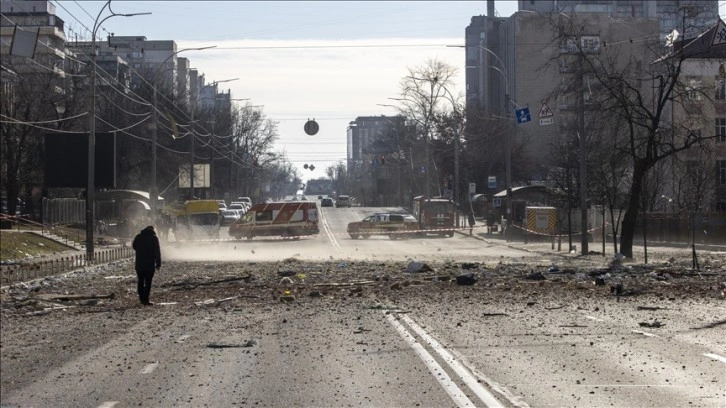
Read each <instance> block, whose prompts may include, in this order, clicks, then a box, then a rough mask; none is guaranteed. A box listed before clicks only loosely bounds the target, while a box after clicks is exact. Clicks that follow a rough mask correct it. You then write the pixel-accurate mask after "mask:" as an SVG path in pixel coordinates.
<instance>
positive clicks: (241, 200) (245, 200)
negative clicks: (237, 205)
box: [234, 197, 252, 209]
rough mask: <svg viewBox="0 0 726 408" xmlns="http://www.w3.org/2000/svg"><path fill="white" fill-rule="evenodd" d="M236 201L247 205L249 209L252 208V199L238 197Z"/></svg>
mask: <svg viewBox="0 0 726 408" xmlns="http://www.w3.org/2000/svg"><path fill="white" fill-rule="evenodd" d="M234 201H235V202H243V203H246V204H247V208H248V209H249V208H250V207H252V199H251V198H249V197H237V198H236V199H235V200H234Z"/></svg>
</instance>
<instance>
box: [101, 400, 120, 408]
mask: <svg viewBox="0 0 726 408" xmlns="http://www.w3.org/2000/svg"><path fill="white" fill-rule="evenodd" d="M120 403H121V401H106V402H104V403H103V404H101V405H99V406H98V408H113V407H115V406H116V405H118V404H120Z"/></svg>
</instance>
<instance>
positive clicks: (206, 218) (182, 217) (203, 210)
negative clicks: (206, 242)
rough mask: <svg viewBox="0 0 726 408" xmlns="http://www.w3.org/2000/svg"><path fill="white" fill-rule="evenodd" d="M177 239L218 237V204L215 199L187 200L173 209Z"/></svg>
mask: <svg viewBox="0 0 726 408" xmlns="http://www.w3.org/2000/svg"><path fill="white" fill-rule="evenodd" d="M174 216H175V222H174V236H175V237H176V240H177V241H181V240H195V239H219V227H220V216H219V204H218V203H217V201H216V200H188V201H185V202H184V205H183V207H181V208H176V209H175V211H174Z"/></svg>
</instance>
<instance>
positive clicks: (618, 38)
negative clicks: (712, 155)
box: [465, 0, 721, 185]
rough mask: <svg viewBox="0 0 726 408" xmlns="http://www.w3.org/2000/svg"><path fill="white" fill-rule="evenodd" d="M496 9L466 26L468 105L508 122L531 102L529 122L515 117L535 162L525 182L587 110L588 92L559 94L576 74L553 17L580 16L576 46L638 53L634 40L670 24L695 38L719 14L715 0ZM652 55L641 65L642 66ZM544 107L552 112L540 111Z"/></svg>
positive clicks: (518, 138)
mask: <svg viewBox="0 0 726 408" xmlns="http://www.w3.org/2000/svg"><path fill="white" fill-rule="evenodd" d="M495 14H496V13H495V11H494V9H493V2H491V1H488V2H487V15H486V16H474V17H472V19H471V24H470V25H469V26H468V27H467V28H466V32H465V41H466V53H465V61H466V74H465V75H466V101H467V108H468V110H469V111H470V112H471V111H473V110H478V111H480V112H483V113H484V114H485V115H486V114H488V115H491V116H492V117H495V118H498V119H500V120H501V119H503V118H510V119H509V121H511V122H514V119H515V118H514V117H513V116H514V115H513V114H514V109H516V108H528V109H529V112H530V115H531V118H532V121H531V122H527V123H516V124H512V137H513V144H514V145H519V144H521V145H522V146H523V147H524V150H525V151H526V153H527V154H528V155H529V157H531V158H532V160H533V161H534V162H535V163H537V164H538V165H539V166H538V168H539V170H538V171H535V174H532V176H531V177H532V178H531V179H530V180H520V182H528V183H529V182H537V181H542V182H543V181H544V180H546V177H547V167H548V165H549V163H548V155H549V154H550V152H551V149H549V148H548V146H549V145H550V143H551V142H552V141H553V138H554V137H555V136H557V137H560V136H562V135H563V134H567V133H569V134H572V137H575V136H576V132H577V130H578V129H577V126H578V123H577V116H576V115H577V114H578V113H579V112H578V110H579V109H580V108H582V109H584V110H585V111H587V106H586V105H587V100H586V98H587V95H579V96H580V97H583V98H585V99H578V95H576V94H572V93H570V94H561V93H558V89H559V88H560V87H561V85H562V84H563V83H564V82H566V81H568V80H569V79H571V78H572V75H573V74H575V73H576V72H575V71H574V69H575V64H573V61H572V59H571V58H568V57H567V55H568V54H569V52H568V51H567V50H566V49H563V48H562V44H560V43H558V41H557V30H556V27H557V25H558V24H560V25H562V24H567V23H568V22H567V19H573V18H574V19H577V20H578V21H580V23H579V24H580V25H581V27H582V31H581V33H580V34H581V35H580V40H581V41H582V43H581V44H580V45H581V46H587V47H589V52H592V53H600V52H604V51H605V47H608V48H607V51H608V52H614V51H615V50H617V51H615V52H618V53H622V54H624V55H626V56H630V57H634V58H636V59H637V58H639V57H640V55H639V54H638V52H639V51H638V47H637V45H639V44H642V43H643V42H644V41H647V40H653V41H657V40H660V41H662V42H665V38H666V36H667V35H669V34H672V32H673V30H674V29H677V30H678V32H679V38H682V33H683V32H686V33H687V37H686V38H695V37H696V36H697V35H698V34H701V33H703V32H704V31H705V30H707V29H708V28H710V27H713V26H714V25H715V24H716V22H718V21H719V20H718V2H717V1H660V0H659V1H655V0H653V1H645V0H644V1H638V0H627V1H623V0H618V1H596V0H593V1H547V0H544V1H543V0H537V1H529V0H520V1H519V11H518V12H516V13H515V14H514V15H512V16H511V17H509V18H501V17H495V16H494V15H495ZM489 16H492V17H489ZM656 33H657V34H656ZM652 62H653V61H645V60H643V61H641V64H643V66H644V67H647V66H648V64H651V63H652ZM693 66H694V67H696V66H699V64H698V63H694V64H693ZM694 69H696V68H694ZM580 101H581V102H580ZM578 105H585V106H582V107H581V106H578ZM541 112H542V113H545V114H549V113H551V116H547V117H545V118H541V117H539V116H540V115H539V114H540V113H541ZM585 116H587V113H585ZM541 119H545V120H541ZM585 125H586V126H587V123H586V124H585ZM719 163H720V162H719ZM516 165H517V163H514V162H513V163H512V166H516ZM719 166H720V164H719ZM719 169H720V167H719ZM719 171H721V170H719ZM514 184H515V185H516V184H517V181H516V180H515V181H514Z"/></svg>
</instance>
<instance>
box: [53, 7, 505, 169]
mask: <svg viewBox="0 0 726 408" xmlns="http://www.w3.org/2000/svg"><path fill="white" fill-rule="evenodd" d="M52 2H53V4H55V5H56V13H57V15H58V16H60V17H61V18H62V19H63V20H64V21H65V27H66V32H67V33H68V32H69V30H71V31H72V33H71V34H70V35H69V38H68V40H73V39H74V38H75V37H76V36H77V38H78V39H79V40H87V39H90V38H91V34H90V32H91V30H92V27H93V26H94V21H95V20H96V17H97V16H98V14H99V12H100V11H101V9H102V8H103V6H104V4H105V2H97V1H66V0H63V1H52ZM495 6H496V10H497V14H498V15H500V16H510V15H511V14H513V13H514V12H515V11H516V8H517V2H516V1H496V2H495ZM111 9H112V10H113V11H114V12H115V13H125V14H129V13H144V12H151V13H152V14H151V15H144V16H133V17H113V18H110V19H108V20H106V21H104V22H103V24H102V25H101V26H100V28H99V29H98V33H99V34H98V35H99V36H100V37H101V38H105V37H106V36H107V35H108V34H109V33H113V34H114V35H117V36H121V35H124V36H129V35H133V36H145V37H146V38H147V39H149V40H174V41H176V42H177V49H178V50H181V49H183V48H197V47H205V46H210V45H214V46H216V48H214V49H208V50H204V51H187V52H182V53H180V54H178V55H179V56H180V57H181V56H183V57H186V58H189V60H190V63H191V66H192V68H197V69H198V70H199V72H200V73H202V74H205V76H206V78H207V82H210V81H224V80H227V79H232V78H239V79H237V80H235V81H231V82H226V83H223V84H220V85H219V86H220V90H224V91H225V92H226V91H227V90H229V91H231V93H232V98H249V99H250V100H249V101H248V102H239V103H242V104H244V103H248V104H250V105H263V108H262V109H263V112H264V113H265V115H266V116H267V117H268V118H269V119H271V120H273V121H275V122H277V124H278V130H279V134H280V137H279V140H278V142H277V143H276V145H275V150H277V151H279V152H285V153H286V155H287V157H288V160H289V161H290V162H292V163H293V165H295V166H296V167H297V169H298V170H299V173H300V175H301V176H302V178H303V180H309V179H316V178H321V177H327V176H326V172H325V170H326V168H328V167H330V166H332V165H334V164H335V163H337V162H340V161H343V162H344V161H345V158H346V129H347V127H348V124H349V122H351V121H353V120H355V118H356V117H358V116H374V115H376V116H377V115H396V114H397V110H396V109H394V108H391V107H384V106H379V104H391V105H395V101H391V100H390V99H388V98H395V97H398V96H399V93H400V88H399V83H400V81H401V79H402V78H403V77H404V76H406V74H407V70H408V69H409V68H414V67H417V66H422V65H424V64H425V63H426V61H427V60H428V59H433V58H437V59H441V60H444V61H446V62H448V63H449V64H451V65H453V66H455V67H457V69H458V75H457V78H456V79H455V82H456V85H457V89H456V90H454V92H453V93H454V94H462V95H463V90H464V49H463V48H452V47H446V45H463V44H464V32H465V29H466V26H467V25H469V23H470V22H471V17H472V16H476V15H484V14H486V1H458V2H457V1H424V2H419V1H401V2H398V1H362V2H360V1H317V2H307V1H288V2H276V1H221V2H213V1H160V2H156V1H123V0H118V1H112V2H111ZM107 15H109V13H108V12H107V9H106V10H104V13H103V14H102V15H101V18H100V19H99V20H103V18H104V17H105V16H107ZM309 119H314V120H315V121H316V122H318V124H319V126H320V131H319V132H318V134H316V135H314V136H308V135H307V134H306V133H305V132H304V124H305V122H306V121H307V120H309ZM305 164H308V165H310V164H312V165H314V167H315V170H314V171H310V170H306V169H304V165H305Z"/></svg>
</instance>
